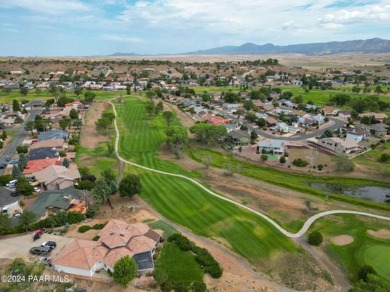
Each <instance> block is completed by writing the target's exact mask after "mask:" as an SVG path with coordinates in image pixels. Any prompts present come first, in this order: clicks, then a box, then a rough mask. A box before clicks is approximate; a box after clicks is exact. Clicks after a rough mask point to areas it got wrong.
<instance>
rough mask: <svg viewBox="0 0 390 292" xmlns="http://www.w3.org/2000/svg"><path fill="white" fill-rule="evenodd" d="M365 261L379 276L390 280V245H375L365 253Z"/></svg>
mask: <svg viewBox="0 0 390 292" xmlns="http://www.w3.org/2000/svg"><path fill="white" fill-rule="evenodd" d="M364 261H365V262H366V263H367V264H368V265H370V266H372V267H373V268H374V269H375V271H376V272H377V273H378V275H380V276H382V277H384V278H386V279H387V280H390V245H374V246H370V247H368V248H367V249H366V250H365V251H364Z"/></svg>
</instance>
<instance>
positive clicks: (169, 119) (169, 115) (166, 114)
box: [162, 111, 175, 127]
mask: <svg viewBox="0 0 390 292" xmlns="http://www.w3.org/2000/svg"><path fill="white" fill-rule="evenodd" d="M162 116H163V118H164V119H165V122H166V123H167V126H168V127H169V126H170V125H171V123H172V121H173V119H174V117H175V116H174V115H173V112H171V111H164V112H163V113H162Z"/></svg>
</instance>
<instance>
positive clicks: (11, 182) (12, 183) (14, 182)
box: [5, 179, 17, 188]
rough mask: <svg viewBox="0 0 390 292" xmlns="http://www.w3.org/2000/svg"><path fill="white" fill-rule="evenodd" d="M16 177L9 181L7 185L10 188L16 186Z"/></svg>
mask: <svg viewBox="0 0 390 292" xmlns="http://www.w3.org/2000/svg"><path fill="white" fill-rule="evenodd" d="M16 181H17V180H16V179H14V180H11V181H9V182H8V183H7V184H6V185H5V186H6V187H8V188H14V187H15V184H16Z"/></svg>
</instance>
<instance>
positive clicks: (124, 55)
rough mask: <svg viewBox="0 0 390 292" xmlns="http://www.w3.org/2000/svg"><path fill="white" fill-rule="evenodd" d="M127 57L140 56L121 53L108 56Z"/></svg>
mask: <svg viewBox="0 0 390 292" xmlns="http://www.w3.org/2000/svg"><path fill="white" fill-rule="evenodd" d="M126 56H139V55H138V54H135V53H119V52H118V53H114V54H111V55H108V57H126Z"/></svg>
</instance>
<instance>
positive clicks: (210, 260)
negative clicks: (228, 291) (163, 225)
mask: <svg viewBox="0 0 390 292" xmlns="http://www.w3.org/2000/svg"><path fill="white" fill-rule="evenodd" d="M168 242H173V243H175V244H176V245H177V246H178V247H179V248H180V249H181V250H183V251H192V252H193V253H195V255H196V256H195V260H196V261H197V262H198V264H199V265H200V266H201V268H202V269H203V271H204V272H205V273H207V274H209V275H210V276H211V277H213V278H220V277H221V276H222V268H221V266H220V265H219V263H218V262H217V261H216V260H215V259H214V257H213V256H212V255H211V254H210V253H209V251H208V250H207V249H205V248H200V247H198V246H196V245H195V244H194V243H193V242H191V241H190V240H189V239H188V238H187V237H185V236H183V235H181V234H178V233H175V234H172V235H171V236H170V237H168Z"/></svg>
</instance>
